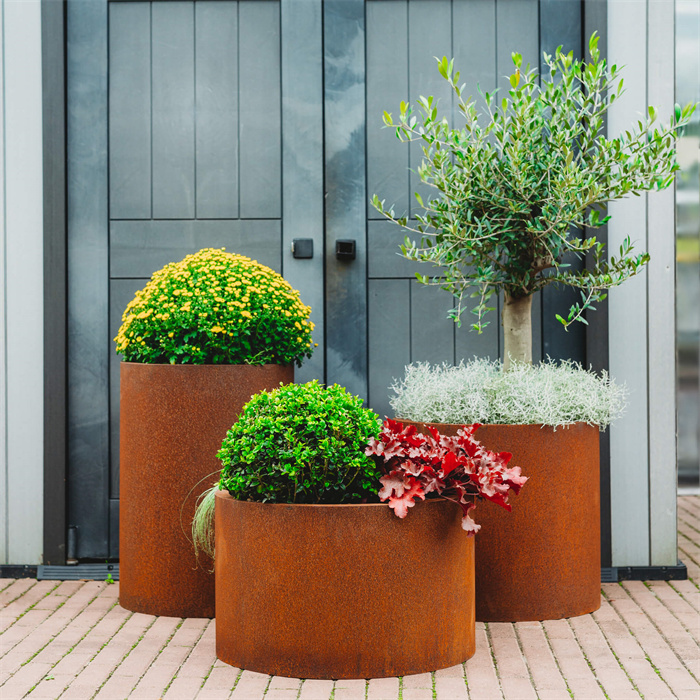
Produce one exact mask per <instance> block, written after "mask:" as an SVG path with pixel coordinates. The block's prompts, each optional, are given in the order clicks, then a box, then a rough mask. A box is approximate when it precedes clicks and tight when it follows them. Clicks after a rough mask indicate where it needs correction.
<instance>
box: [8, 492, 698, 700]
mask: <svg viewBox="0 0 700 700" xmlns="http://www.w3.org/2000/svg"><path fill="white" fill-rule="evenodd" d="M678 504H679V508H678V532H679V535H678V545H679V557H680V558H681V559H682V560H683V561H684V562H685V564H686V565H687V567H688V573H689V576H690V580H688V581H672V582H666V581H649V582H640V581H628V582H623V583H621V584H611V583H609V584H603V585H602V592H601V595H602V603H601V607H600V610H598V611H597V612H595V613H593V614H592V615H584V616H582V617H576V618H570V619H567V620H551V621H546V622H542V623H539V622H521V623H517V624H506V623H492V624H484V623H477V625H476V642H477V649H476V654H475V655H474V656H473V657H472V658H471V659H469V661H467V662H466V663H465V664H461V665H459V666H454V667H452V668H448V669H441V670H439V671H436V672H435V673H423V674H420V675H417V676H404V677H403V678H379V679H376V678H375V679H370V680H365V679H357V680H344V681H335V682H333V681H325V680H306V681H305V680H302V679H298V678H281V677H270V676H267V675H264V674H261V673H254V672H252V671H247V670H241V669H238V668H233V667H231V666H228V665H227V664H224V663H222V662H221V661H218V660H217V658H216V654H215V625H216V622H215V621H214V620H200V619H189V620H181V619H178V618H168V617H160V618H158V617H153V616H150V615H141V614H138V613H130V612H128V611H126V610H124V609H123V608H121V607H120V606H119V604H118V598H119V584H118V583H117V584H111V585H110V584H107V583H101V582H95V581H64V582H60V581H34V580H32V579H18V580H13V579H0V698H1V699H2V700H15V699H17V700H19V699H20V698H25V697H26V698H37V699H39V698H41V699H52V700H53V699H55V698H61V699H62V700H69V699H71V698H74V699H76V700H90V699H92V698H99V699H100V700H120V699H121V698H133V699H134V700H149V699H158V698H165V699H166V700H195V698H196V699H197V700H216V699H218V698H221V699H222V700H223V699H226V698H232V699H233V700H491V699H494V700H496V699H498V700H524V699H525V698H533V699H538V698H539V699H542V700H545V699H547V700H548V699H550V698H551V699H552V700H559V699H561V700H568V699H569V698H571V697H573V698H580V699H582V700H603V699H604V698H609V699H610V700H624V699H625V698H645V699H646V700H657V699H661V698H681V699H682V700H685V699H687V700H700V683H699V681H700V590H699V588H698V584H700V496H681V497H679V499H678ZM436 632H437V633H439V631H436Z"/></svg>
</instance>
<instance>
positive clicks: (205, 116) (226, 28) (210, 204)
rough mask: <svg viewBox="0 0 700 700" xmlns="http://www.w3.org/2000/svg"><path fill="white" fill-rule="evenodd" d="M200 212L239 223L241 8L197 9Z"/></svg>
mask: <svg viewBox="0 0 700 700" xmlns="http://www.w3.org/2000/svg"><path fill="white" fill-rule="evenodd" d="M195 56H196V65H195V75H196V80H195V83H196V104H197V110H196V111H197V129H196V131H197V137H196V180H197V201H196V210H197V218H199V219H236V218H238V3H236V2H198V3H196V4H195Z"/></svg>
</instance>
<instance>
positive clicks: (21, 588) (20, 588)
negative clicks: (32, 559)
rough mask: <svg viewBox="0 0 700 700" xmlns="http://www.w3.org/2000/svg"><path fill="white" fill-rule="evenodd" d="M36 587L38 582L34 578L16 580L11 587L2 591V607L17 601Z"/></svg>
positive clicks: (0, 604)
mask: <svg viewBox="0 0 700 700" xmlns="http://www.w3.org/2000/svg"><path fill="white" fill-rule="evenodd" d="M36 585H37V581H36V579H34V578H18V579H15V580H14V581H12V583H11V584H10V585H9V586H6V587H5V588H3V590H2V591H0V607H1V606H5V605H9V604H10V603H11V602H12V601H13V600H17V599H18V598H19V597H21V596H22V595H24V594H25V593H26V592H27V591H28V590H29V589H30V588H34V586H36Z"/></svg>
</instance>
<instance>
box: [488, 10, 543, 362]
mask: <svg viewBox="0 0 700 700" xmlns="http://www.w3.org/2000/svg"><path fill="white" fill-rule="evenodd" d="M496 27H497V31H496V75H497V83H498V87H499V88H500V89H501V90H502V91H503V92H505V91H507V90H509V89H510V84H509V82H508V76H510V75H511V74H512V73H513V70H514V68H513V59H512V53H513V52H518V53H520V54H522V57H523V65H527V64H529V65H530V67H531V68H538V67H539V65H540V61H539V52H540V41H539V29H540V27H539V3H538V0H517V2H510V1H509V0H496ZM501 309H502V304H501V303H500V301H499V306H498V313H499V314H500V313H501ZM500 344H501V350H500V352H501V357H502V356H503V334H501V338H500ZM541 359H542V294H541V293H540V292H537V294H535V296H534V298H533V300H532V361H533V362H538V361H539V360H541Z"/></svg>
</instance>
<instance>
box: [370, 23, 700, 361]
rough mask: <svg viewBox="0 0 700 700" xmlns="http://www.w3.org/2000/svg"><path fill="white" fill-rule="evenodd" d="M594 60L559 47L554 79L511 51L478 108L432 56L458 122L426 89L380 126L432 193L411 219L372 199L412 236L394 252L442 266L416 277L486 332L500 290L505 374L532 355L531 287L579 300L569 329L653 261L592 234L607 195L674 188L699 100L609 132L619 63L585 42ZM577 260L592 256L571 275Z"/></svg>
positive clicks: (618, 90) (449, 65)
mask: <svg viewBox="0 0 700 700" xmlns="http://www.w3.org/2000/svg"><path fill="white" fill-rule="evenodd" d="M589 53H590V60H588V61H583V60H574V58H573V53H572V52H571V53H564V52H563V51H562V48H561V47H559V48H558V49H557V50H556V52H555V55H554V56H553V57H552V56H549V55H547V54H546V53H545V54H544V60H545V63H546V65H547V66H548V67H549V71H550V73H549V76H548V77H545V76H542V78H541V79H540V76H539V74H538V72H537V71H536V70H530V69H529V66H525V67H524V68H523V65H522V56H521V55H520V54H517V53H514V54H513V55H512V57H513V64H514V68H515V70H514V72H513V74H512V75H511V76H510V89H509V91H508V94H507V96H503V97H502V98H500V99H499V96H498V95H497V94H496V92H497V91H496V92H494V93H482V92H481V90H480V91H479V93H480V95H481V97H482V98H483V102H484V107H485V109H484V110H482V113H481V114H479V112H478V111H477V107H476V105H475V102H474V101H473V100H472V98H471V97H465V94H464V90H465V86H464V85H462V86H460V85H459V73H458V72H454V67H453V62H452V61H448V59H447V58H442V59H441V60H440V59H438V70H439V72H440V75H441V76H442V77H443V78H444V79H445V80H446V81H447V82H448V83H449V85H450V87H451V88H452V90H453V91H454V95H455V98H456V105H457V107H458V109H459V112H460V115H461V117H460V118H461V120H463V126H462V127H461V128H452V127H451V126H450V124H449V123H448V120H447V118H446V117H441V116H439V114H438V103H437V100H436V99H434V98H433V97H420V98H419V99H418V100H417V107H418V110H417V112H416V113H414V110H413V108H412V107H411V106H409V105H408V104H407V103H406V102H402V103H401V106H400V109H401V112H400V115H399V118H398V122H396V121H394V119H393V117H392V115H391V114H390V113H388V112H385V113H384V122H385V124H386V125H387V126H389V127H393V128H395V129H396V135H397V137H398V138H399V139H400V140H401V141H420V142H422V148H423V159H422V163H421V164H420V166H419V168H418V174H419V176H420V178H421V180H422V181H423V182H424V183H425V184H427V185H429V186H430V187H432V188H434V190H436V192H435V196H434V197H432V198H431V199H428V200H427V201H424V200H423V198H422V197H421V196H420V194H418V193H416V195H415V196H416V199H417V201H418V204H419V206H420V209H421V213H419V214H418V215H417V216H416V220H415V221H413V220H409V219H408V217H407V216H403V217H397V216H396V215H395V214H394V211H393V210H392V209H391V208H387V207H386V206H385V203H384V201H380V199H379V197H378V196H377V195H374V197H373V200H372V203H373V205H374V206H375V208H376V209H377V210H378V211H379V212H380V213H382V214H383V215H384V216H385V217H386V218H388V219H390V220H392V221H394V222H395V223H397V224H399V225H401V226H402V227H404V228H405V229H407V230H408V231H409V232H412V233H413V234H420V236H421V239H420V242H419V243H417V242H416V241H414V240H412V239H411V238H410V237H407V238H406V240H405V243H404V245H403V246H402V247H401V251H402V253H403V255H404V256H405V257H406V258H408V259H410V260H416V261H422V262H429V263H432V264H433V265H435V266H438V267H439V268H440V271H439V274H438V275H437V276H435V277H432V278H430V277H428V276H425V275H420V274H418V275H417V277H418V279H419V281H420V282H423V283H425V284H435V285H438V286H440V287H442V288H443V289H445V290H447V291H449V292H451V293H452V294H453V296H454V298H455V302H456V304H455V308H454V309H452V311H451V312H450V316H451V317H452V318H454V319H455V320H456V321H459V319H460V317H461V314H462V311H463V310H464V307H465V304H466V303H467V302H466V297H470V298H471V299H473V304H472V307H473V308H472V309H471V310H472V313H474V314H475V315H476V317H477V318H476V321H475V323H474V324H473V326H472V327H473V328H474V329H476V330H478V331H479V332H481V330H482V329H483V328H484V326H486V325H487V321H485V320H484V314H485V313H486V312H487V311H489V310H491V308H492V307H491V306H490V304H492V303H493V296H494V294H497V293H498V292H499V291H503V293H504V309H503V325H504V339H505V354H506V368H508V366H509V363H510V360H511V359H512V360H515V361H520V362H531V361H532V334H531V325H530V324H531V320H530V319H531V303H532V295H533V294H534V293H535V292H537V291H538V290H540V289H542V288H543V287H545V286H546V285H548V284H557V285H561V286H568V287H574V288H576V289H578V290H580V295H581V300H580V301H579V302H577V303H576V304H574V305H573V306H572V307H571V308H570V310H569V312H568V316H567V318H564V317H562V316H560V315H557V318H558V319H559V320H560V321H561V322H562V323H563V324H564V326H565V327H568V326H569V325H570V324H571V323H573V322H574V321H582V322H584V323H586V320H585V317H584V312H585V311H586V310H588V309H591V310H592V309H594V306H593V304H594V303H595V302H597V301H599V300H602V299H604V298H605V294H606V290H607V289H609V288H610V287H614V286H616V285H619V284H621V283H622V282H624V281H625V280H626V279H628V278H629V277H631V276H633V275H635V274H636V273H637V272H639V271H640V269H641V268H642V267H643V266H644V265H645V264H646V263H647V261H648V260H649V256H648V254H647V253H637V252H635V251H634V250H633V245H632V242H631V241H630V239H629V238H627V239H626V240H625V241H624V242H623V244H622V246H621V247H620V250H619V253H617V254H615V255H611V256H610V257H609V258H608V256H607V254H606V251H605V246H604V245H603V243H601V242H600V241H598V240H597V239H596V237H595V236H594V235H589V236H587V237H583V236H582V235H581V234H580V230H581V229H584V228H586V229H596V228H598V227H600V226H602V225H604V224H605V223H606V222H607V221H608V219H609V218H610V217H609V216H607V215H606V214H605V209H606V204H607V202H608V201H610V200H615V199H620V198H622V197H625V196H627V195H639V194H640V193H641V192H643V191H646V190H652V189H664V188H666V187H668V186H669V185H670V184H671V183H672V182H673V178H674V172H675V171H676V170H677V169H678V165H677V163H676V160H675V144H676V140H677V139H678V136H679V135H680V133H679V132H680V129H681V128H682V127H683V126H684V125H685V124H687V122H688V121H689V119H690V116H691V115H692V113H693V111H694V109H695V105H688V106H686V107H685V108H683V109H681V108H680V107H678V106H676V109H675V114H674V115H673V117H672V119H671V122H670V124H669V125H667V126H663V125H658V124H657V115H656V110H655V109H654V108H653V107H649V108H648V113H647V114H645V115H644V116H643V119H641V120H640V121H638V123H637V124H636V125H635V126H633V127H632V128H631V129H630V130H629V131H625V132H624V133H623V134H621V135H619V136H615V137H614V138H607V137H606V135H605V133H604V119H605V113H606V112H607V110H608V109H609V107H610V106H611V105H612V104H613V103H614V102H615V101H616V100H617V99H619V97H620V95H621V94H622V92H623V79H622V78H621V77H620V68H618V67H617V66H615V65H613V66H611V67H610V68H608V66H607V63H606V61H605V59H603V58H601V56H600V51H599V49H598V37H597V36H596V35H595V34H593V36H592V37H591V39H590V42H589ZM574 257H577V258H579V259H583V258H587V257H588V258H590V263H591V264H589V265H588V266H587V267H584V269H580V270H579V269H573V268H572V267H571V265H570V262H571V261H572V259H573V258H574Z"/></svg>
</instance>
